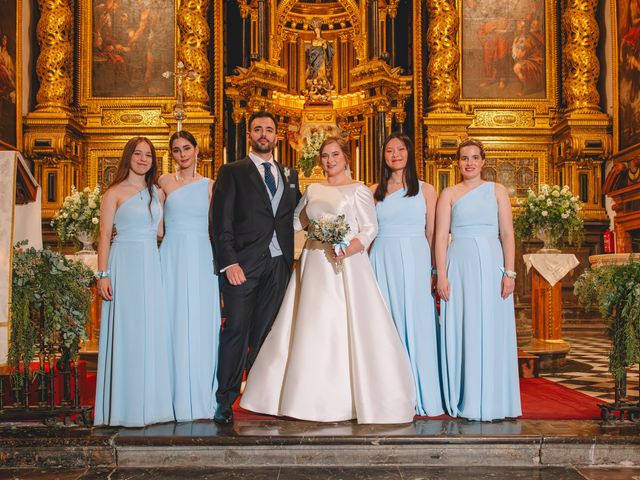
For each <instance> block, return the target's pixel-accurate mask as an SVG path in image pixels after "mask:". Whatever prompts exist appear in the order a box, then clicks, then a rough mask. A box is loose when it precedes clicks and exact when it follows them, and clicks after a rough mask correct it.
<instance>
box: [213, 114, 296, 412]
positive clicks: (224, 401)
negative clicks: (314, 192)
mask: <svg viewBox="0 0 640 480" xmlns="http://www.w3.org/2000/svg"><path fill="white" fill-rule="evenodd" d="M247 138H248V140H249V143H250V145H251V151H250V153H249V156H248V157H247V158H244V159H242V160H239V161H237V162H233V163H229V164H227V165H223V166H222V167H221V168H220V170H219V172H218V179H217V181H216V185H215V190H214V193H213V198H212V205H211V209H210V215H211V219H210V220H211V222H210V223H211V228H212V244H213V250H214V258H215V261H216V267H217V270H218V272H220V274H221V282H222V286H221V291H222V298H223V301H224V317H225V323H224V328H223V329H222V332H221V334H220V347H219V351H218V373H217V377H218V391H217V393H216V399H217V401H218V407H217V409H216V412H215V415H214V417H213V419H214V420H215V422H216V423H220V424H229V423H232V422H233V411H232V409H231V406H232V405H233V402H234V401H235V400H236V398H237V397H238V395H239V394H240V385H241V384H242V375H243V373H244V371H245V369H246V370H247V372H248V371H249V369H250V368H251V365H253V362H254V360H255V358H256V356H257V354H258V350H259V349H260V346H261V345H262V342H263V341H264V339H265V337H266V336H267V333H269V330H270V329H271V325H272V324H273V321H274V319H275V317H276V314H277V313H278V309H279V308H280V304H281V303H282V298H283V297H284V292H285V289H286V287H287V283H288V282H289V277H290V275H291V268H292V264H293V211H294V209H295V207H296V204H297V202H298V200H299V198H300V191H299V189H298V175H297V173H296V172H295V171H293V170H289V169H286V170H285V169H283V168H282V166H281V165H280V164H278V163H277V162H276V161H275V160H274V158H273V148H274V145H275V143H276V141H277V138H278V137H277V121H276V118H275V117H274V116H273V115H272V114H271V113H268V112H264V111H262V112H256V113H254V114H252V115H251V117H250V118H249V125H248V132H247Z"/></svg>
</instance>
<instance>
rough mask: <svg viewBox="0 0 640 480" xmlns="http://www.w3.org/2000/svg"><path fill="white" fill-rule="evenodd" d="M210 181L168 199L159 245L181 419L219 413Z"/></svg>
mask: <svg viewBox="0 0 640 480" xmlns="http://www.w3.org/2000/svg"><path fill="white" fill-rule="evenodd" d="M209 182H210V180H209V179H208V178H203V179H200V180H198V181H195V182H193V183H190V184H188V185H185V186H183V187H180V188H179V189H177V190H174V191H173V192H171V194H169V196H168V197H167V200H166V201H165V205H164V230H165V235H164V239H163V240H162V245H161V246H160V262H161V265H162V282H163V286H164V296H165V299H166V304H167V315H168V318H169V325H170V338H171V351H170V358H171V368H172V393H173V406H174V409H175V414H176V420H178V421H181V422H182V421H189V420H195V419H199V418H212V417H213V414H214V412H215V407H216V400H215V392H216V389H217V381H216V367H217V364H218V337H219V332H220V294H219V291H218V277H217V276H216V274H215V271H214V265H213V254H212V250H211V242H210V240H209Z"/></svg>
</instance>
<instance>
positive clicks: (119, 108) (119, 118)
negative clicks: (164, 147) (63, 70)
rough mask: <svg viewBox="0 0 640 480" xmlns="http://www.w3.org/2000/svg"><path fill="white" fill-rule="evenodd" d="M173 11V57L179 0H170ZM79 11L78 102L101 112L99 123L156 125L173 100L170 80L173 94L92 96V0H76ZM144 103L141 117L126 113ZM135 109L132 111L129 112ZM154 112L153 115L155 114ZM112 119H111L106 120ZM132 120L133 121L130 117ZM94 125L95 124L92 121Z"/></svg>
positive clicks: (176, 39) (90, 110)
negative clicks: (80, 17) (131, 116)
mask: <svg viewBox="0 0 640 480" xmlns="http://www.w3.org/2000/svg"><path fill="white" fill-rule="evenodd" d="M173 5H174V6H173V14H174V17H173V18H174V20H173V21H174V28H175V32H174V40H173V58H174V59H177V58H178V38H179V34H178V22H177V19H178V8H179V6H180V0H173ZM80 11H81V12H83V15H82V21H81V25H80V42H79V49H80V54H79V56H78V62H79V65H78V69H77V77H76V84H77V85H79V89H78V91H79V99H78V103H79V104H80V105H82V106H83V107H84V108H86V113H88V114H96V113H97V114H100V115H104V120H103V123H102V125H108V126H110V127H111V126H121V127H125V128H127V127H128V126H130V125H136V126H141V125H142V126H152V125H158V123H159V121H160V119H161V117H162V113H163V112H166V111H171V109H172V108H173V105H174V104H175V97H176V83H175V79H174V80H173V84H174V85H173V94H172V95H171V96H166V97H165V96H154V97H151V96H149V97H142V96H136V97H94V96H93V95H92V76H93V70H92V67H93V0H80ZM167 81H169V80H167ZM144 107H148V108H150V109H151V110H150V111H147V112H145V114H144V117H143V118H142V119H138V117H136V118H135V119H134V118H129V120H130V121H127V118H128V115H135V114H136V113H138V114H140V113H141V112H139V110H137V109H139V108H144ZM134 109H136V112H135V113H133V112H131V111H132V110H134ZM155 112H157V115H156V114H155ZM110 119H111V120H112V121H111V122H110V121H109V120H110ZM133 120H136V121H133ZM96 126H97V125H96Z"/></svg>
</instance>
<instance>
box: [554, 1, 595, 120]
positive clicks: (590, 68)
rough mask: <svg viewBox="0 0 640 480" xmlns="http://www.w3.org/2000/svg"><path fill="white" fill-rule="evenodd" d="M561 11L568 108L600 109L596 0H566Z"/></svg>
mask: <svg viewBox="0 0 640 480" xmlns="http://www.w3.org/2000/svg"><path fill="white" fill-rule="evenodd" d="M565 2H566V3H565V8H564V9H563V13H562V83H563V91H564V94H565V101H566V105H567V109H568V110H577V111H599V110H600V107H599V103H600V95H599V94H598V88H597V84H598V77H599V75H600V64H599V62H598V57H597V56H596V47H597V46H598V39H599V37H600V32H599V29H598V21H597V20H596V9H597V8H598V0H565Z"/></svg>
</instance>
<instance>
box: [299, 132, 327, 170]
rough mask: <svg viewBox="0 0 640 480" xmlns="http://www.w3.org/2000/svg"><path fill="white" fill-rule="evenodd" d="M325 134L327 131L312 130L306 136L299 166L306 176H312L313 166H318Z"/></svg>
mask: <svg viewBox="0 0 640 480" xmlns="http://www.w3.org/2000/svg"><path fill="white" fill-rule="evenodd" d="M325 136H326V134H325V132H324V131H322V130H320V131H315V132H312V133H311V134H310V135H309V136H307V137H305V138H304V146H303V147H302V153H301V155H300V160H299V161H298V168H299V169H301V170H302V172H303V173H304V176H305V177H309V176H311V172H312V170H313V167H315V166H316V162H317V161H318V155H320V146H321V145H322V142H324V139H325Z"/></svg>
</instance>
